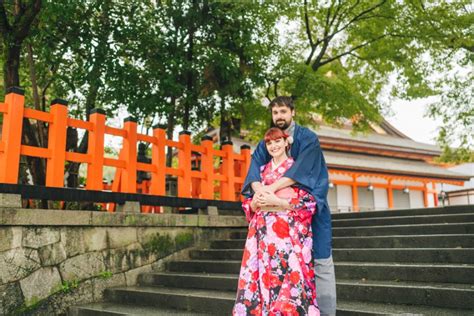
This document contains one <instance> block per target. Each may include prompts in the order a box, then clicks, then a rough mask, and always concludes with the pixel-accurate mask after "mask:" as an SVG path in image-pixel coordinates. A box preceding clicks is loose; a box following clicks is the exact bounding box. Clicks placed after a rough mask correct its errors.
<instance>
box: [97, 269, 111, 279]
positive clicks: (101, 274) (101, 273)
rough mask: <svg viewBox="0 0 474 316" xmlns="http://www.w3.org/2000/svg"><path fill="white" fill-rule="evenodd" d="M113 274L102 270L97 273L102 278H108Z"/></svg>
mask: <svg viewBox="0 0 474 316" xmlns="http://www.w3.org/2000/svg"><path fill="white" fill-rule="evenodd" d="M113 275H114V274H113V273H112V272H111V271H102V272H100V273H99V278H101V279H103V280H107V279H110V278H111V277H112V276H113Z"/></svg>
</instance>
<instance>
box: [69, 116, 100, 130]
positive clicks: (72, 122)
mask: <svg viewBox="0 0 474 316" xmlns="http://www.w3.org/2000/svg"><path fill="white" fill-rule="evenodd" d="M67 125H68V126H71V127H74V128H81V129H85V130H88V131H92V129H93V128H94V125H92V123H91V122H85V121H81V120H77V119H74V118H68V119H67Z"/></svg>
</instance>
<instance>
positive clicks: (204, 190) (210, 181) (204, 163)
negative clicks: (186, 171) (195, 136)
mask: <svg viewBox="0 0 474 316" xmlns="http://www.w3.org/2000/svg"><path fill="white" fill-rule="evenodd" d="M201 145H202V147H204V152H203V153H202V155H201V172H203V173H204V179H202V181H201V198H202V199H207V200H212V199H213V198H214V148H213V145H214V143H213V141H212V137H211V136H204V137H203V138H201Z"/></svg>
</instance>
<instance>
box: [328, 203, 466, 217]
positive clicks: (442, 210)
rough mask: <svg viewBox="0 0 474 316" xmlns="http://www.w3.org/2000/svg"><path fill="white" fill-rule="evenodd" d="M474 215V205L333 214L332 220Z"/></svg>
mask: <svg viewBox="0 0 474 316" xmlns="http://www.w3.org/2000/svg"><path fill="white" fill-rule="evenodd" d="M461 213H474V205H456V206H445V207H429V208H417V209H404V210H385V211H370V212H351V213H333V214H331V217H332V219H334V220H336V219H347V218H371V217H392V216H398V217H402V216H414V215H440V214H461Z"/></svg>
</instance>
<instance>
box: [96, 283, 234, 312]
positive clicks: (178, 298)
mask: <svg viewBox="0 0 474 316" xmlns="http://www.w3.org/2000/svg"><path fill="white" fill-rule="evenodd" d="M235 295H236V293H235V292H234V291H216V290H196V289H194V290H191V289H186V288H184V289H183V288H165V287H122V288H110V289H106V290H105V293H104V296H105V298H106V300H108V301H110V302H119V303H121V304H134V305H139V306H156V307H160V308H163V307H166V308H172V309H175V308H176V309H184V310H187V311H193V312H201V313H211V314H216V315H219V313H220V312H222V313H221V314H220V315H229V314H230V311H231V310H232V307H233V306H234V301H235Z"/></svg>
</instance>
